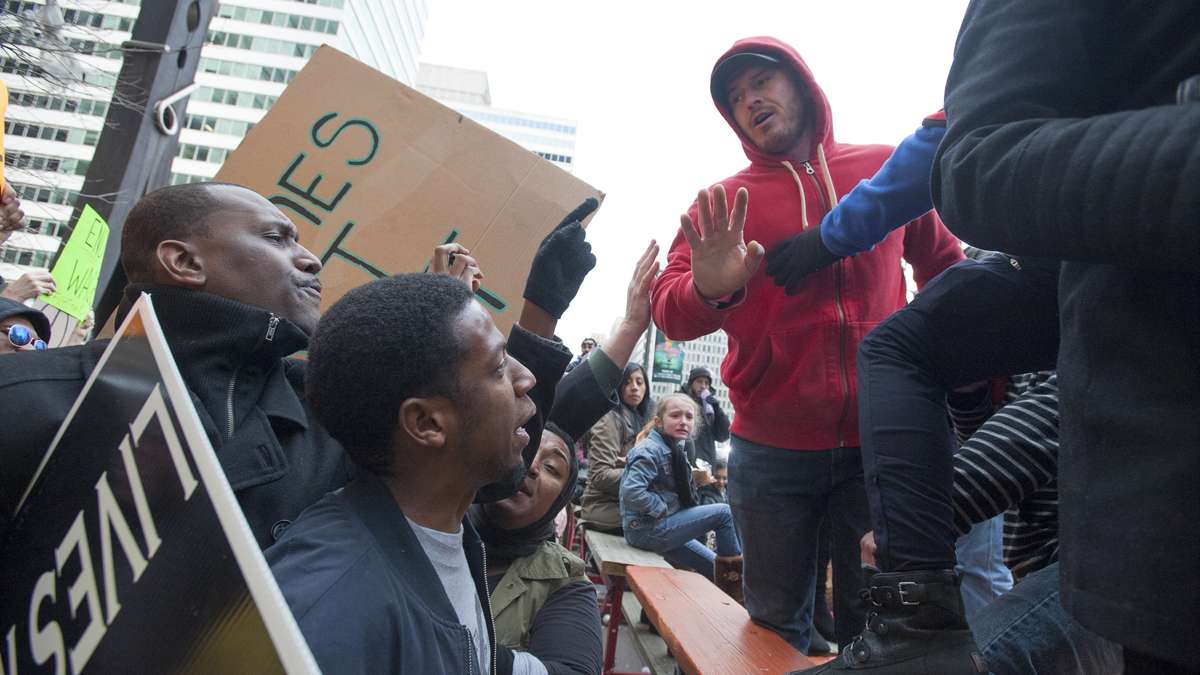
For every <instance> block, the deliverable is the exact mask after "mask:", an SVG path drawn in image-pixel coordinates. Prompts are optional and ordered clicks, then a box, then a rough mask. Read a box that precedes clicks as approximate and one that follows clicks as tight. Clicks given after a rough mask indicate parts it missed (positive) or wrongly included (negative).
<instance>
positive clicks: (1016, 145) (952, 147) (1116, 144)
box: [933, 0, 1200, 668]
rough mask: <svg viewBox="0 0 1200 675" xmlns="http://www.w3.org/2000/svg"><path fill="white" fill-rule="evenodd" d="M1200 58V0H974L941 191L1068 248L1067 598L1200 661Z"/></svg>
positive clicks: (991, 244) (1064, 294) (953, 90)
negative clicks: (1192, 92) (1199, 579)
mask: <svg viewBox="0 0 1200 675" xmlns="http://www.w3.org/2000/svg"><path fill="white" fill-rule="evenodd" d="M1198 74H1200V5H1198V4H1197V3H1194V2H1144V1H1135V2H1116V1H1115V0H1108V1H1099V0H1097V1H1093V2H1033V1H1026V2H1012V1H1011V0H976V1H975V2H972V3H971V5H970V8H969V9H968V10H967V14H966V18H965V20H964V22H963V26H962V30H961V31H960V33H959V36H958V44H957V46H956V48H955V58H954V66H953V68H952V69H951V72H950V77H949V79H948V81H947V84H946V114H947V117H948V118H949V120H950V126H949V129H948V130H947V132H946V137H945V139H944V140H943V141H942V144H941V147H940V149H939V150H938V157H937V159H936V161H935V163H934V173H933V196H934V202H935V203H936V204H937V207H938V210H939V211H940V212H941V214H942V217H943V218H944V219H945V222H946V224H947V225H948V226H949V227H950V229H951V230H952V231H953V232H954V233H955V234H957V235H959V236H961V237H962V238H963V239H964V240H965V241H967V242H968V243H971V244H973V245H976V246H980V247H983V248H990V249H993V250H1000V251H1007V252H1009V253H1013V254H1017V255H1027V256H1036V257H1043V258H1057V259H1061V260H1064V261H1065V262H1064V263H1063V267H1062V274H1061V277H1060V284H1059V307H1060V323H1061V336H1062V337H1061V346H1060V350H1059V358H1058V376H1059V377H1058V382H1059V409H1060V412H1061V415H1062V423H1061V441H1060V450H1059V467H1058V482H1059V491H1060V495H1059V497H1060V520H1059V534H1060V538H1061V541H1060V550H1059V554H1060V561H1061V562H1060V565H1061V566H1060V572H1061V578H1062V581H1061V583H1062V604H1063V607H1065V608H1066V609H1067V610H1068V611H1069V612H1070V613H1071V614H1072V615H1073V616H1074V617H1076V618H1077V619H1078V620H1079V621H1080V623H1082V624H1083V625H1084V626H1086V627H1087V628H1089V629H1091V630H1093V631H1095V632H1096V633H1099V634H1100V635H1103V636H1105V637H1108V638H1111V639H1115V640H1117V641H1119V642H1121V643H1123V644H1124V645H1126V646H1127V647H1130V648H1132V649H1134V650H1136V651H1140V652H1146V653H1149V654H1152V655H1154V656H1155V657H1158V658H1162V659H1167V660H1172V661H1175V662H1176V663H1179V664H1181V665H1184V666H1186V667H1189V668H1200V651H1197V650H1195V649H1191V648H1188V647H1187V645H1188V644H1190V643H1191V640H1193V639H1194V638H1195V636H1196V635H1198V634H1200V604H1198V603H1197V602H1196V599H1195V597H1194V596H1195V593H1194V592H1193V591H1194V589H1195V588H1196V586H1197V584H1196V563H1197V560H1200V532H1198V531H1197V529H1196V523H1197V522H1200V483H1198V482H1197V477H1200V422H1198V421H1197V415H1196V413H1197V411H1198V410H1200V267H1198V265H1197V259H1198V254H1200V192H1198V191H1197V189H1196V186H1197V185H1200V142H1197V139H1200V104H1198V103H1196V102H1190V103H1177V94H1176V87H1177V86H1178V85H1179V84H1180V83H1181V82H1183V81H1185V80H1188V79H1189V78H1192V77H1194V76H1196V75H1198Z"/></svg>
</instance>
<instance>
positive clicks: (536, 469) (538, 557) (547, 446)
mask: <svg viewBox="0 0 1200 675" xmlns="http://www.w3.org/2000/svg"><path fill="white" fill-rule="evenodd" d="M657 255H658V246H657V245H656V244H655V243H654V242H651V244H650V245H649V246H648V247H647V249H646V251H645V252H644V253H643V254H642V257H641V258H640V259H639V260H638V263H637V265H636V266H635V268H634V272H633V276H632V278H631V279H630V282H629V290H628V295H627V301H626V309H625V317H624V319H623V320H622V321H621V323H620V324H619V325H618V328H617V330H616V331H615V332H614V333H613V334H612V336H611V337H610V339H609V340H608V343H607V345H606V346H605V347H604V348H603V349H597V350H596V353H595V354H594V355H592V356H591V357H590V358H589V359H588V360H587V361H585V362H583V363H582V364H581V365H580V367H578V368H575V369H572V370H571V372H569V373H568V374H567V375H565V376H564V377H563V379H562V380H561V381H560V382H559V384H558V387H557V389H556V391H555V396H554V405H553V407H552V408H551V410H550V413H549V421H548V422H547V424H546V433H544V434H543V435H542V442H541V444H540V445H539V447H538V450H537V454H536V455H535V456H534V458H533V461H532V462H531V463H530V466H529V472H528V474H527V475H526V477H525V480H524V481H523V483H522V486H521V488H520V490H518V492H517V494H515V495H513V496H512V497H509V498H508V499H504V500H502V501H498V502H494V503H490V504H487V505H483V506H480V505H475V506H473V507H472V508H471V510H470V511H469V513H468V515H469V516H470V518H471V522H472V524H474V525H475V528H476V529H477V530H478V531H479V536H480V538H481V539H482V540H483V542H484V544H485V545H486V546H487V550H488V555H489V558H488V560H489V572H490V574H489V578H488V587H489V592H490V593H491V598H492V616H493V617H494V619H495V622H496V640H497V641H498V642H499V643H500V644H501V645H502V646H505V647H509V648H511V649H516V650H521V651H528V652H529V653H531V654H533V655H534V656H536V657H537V658H538V659H539V660H540V661H541V662H542V664H543V665H544V666H545V667H546V669H547V670H548V671H549V672H550V673H574V674H579V675H588V674H598V673H599V672H600V669H601V666H602V660H603V646H602V644H601V639H600V630H601V629H600V618H599V614H598V612H597V611H596V593H595V589H594V588H593V587H592V584H591V582H589V581H588V580H587V577H586V575H585V574H584V562H583V561H582V560H580V559H579V558H578V557H576V556H575V555H573V554H572V553H571V552H569V551H567V550H566V549H564V548H563V547H562V546H560V545H558V544H557V543H556V542H555V541H554V539H555V534H556V533H555V529H554V528H555V518H556V516H557V515H558V514H559V513H560V512H561V511H562V509H563V508H564V507H565V506H566V505H567V504H568V502H569V501H570V498H571V496H572V495H573V494H574V486H575V483H576V481H577V477H578V475H579V462H578V457H577V455H576V453H575V452H574V446H575V441H574V439H575V437H576V436H578V435H580V434H583V433H585V432H586V431H587V430H588V429H590V428H591V427H592V426H593V425H594V424H595V423H596V421H597V420H599V419H600V417H602V416H604V415H605V414H607V412H608V411H609V410H611V409H612V406H613V404H614V402H615V400H616V398H615V392H616V389H617V386H618V385H619V384H620V382H621V381H622V375H623V373H622V370H621V366H622V365H624V363H625V362H626V361H627V360H628V359H629V356H630V354H631V353H632V351H633V348H634V345H635V344H636V342H637V339H638V337H639V336H640V335H641V334H642V333H644V332H645V330H646V328H647V326H649V324H650V286H651V285H652V284H653V282H654V277H655V275H657V273H658V263H657V262H655V257H656V256H657Z"/></svg>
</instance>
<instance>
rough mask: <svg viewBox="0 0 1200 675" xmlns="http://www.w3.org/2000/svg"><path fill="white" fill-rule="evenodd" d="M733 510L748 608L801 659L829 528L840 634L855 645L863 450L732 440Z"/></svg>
mask: <svg viewBox="0 0 1200 675" xmlns="http://www.w3.org/2000/svg"><path fill="white" fill-rule="evenodd" d="M729 504H730V506H731V507H733V518H734V521H735V522H736V523H737V531H738V534H739V535H740V536H741V538H742V551H743V556H744V561H743V575H742V587H743V589H744V591H745V596H746V610H747V611H748V612H749V613H750V618H751V619H753V620H754V622H755V623H758V624H759V625H762V626H766V627H767V628H770V629H771V630H773V631H775V632H776V633H778V634H779V635H780V636H782V637H783V639H785V640H787V641H788V643H790V644H791V645H792V646H793V647H795V648H796V649H797V650H799V651H800V652H801V653H805V652H807V651H808V647H809V640H810V636H811V630H812V610H813V595H814V592H815V591H816V589H815V586H816V579H817V569H816V566H817V545H818V541H819V538H820V532H821V521H822V520H825V521H826V522H827V523H828V525H829V529H830V537H831V539H832V546H831V549H830V553H831V557H832V560H833V612H834V615H835V631H834V632H835V633H836V637H837V641H838V644H839V645H842V646H845V645H847V644H849V642H850V640H851V639H853V638H854V636H855V635H857V634H858V633H859V632H860V631H862V627H863V624H864V622H865V621H866V613H865V611H864V609H863V607H862V603H861V602H860V601H859V599H858V591H859V589H860V588H862V586H863V580H862V558H861V555H860V552H859V551H860V549H859V540H860V539H861V538H862V536H863V535H864V534H866V531H867V530H868V529H869V522H868V521H869V518H868V513H867V499H866V492H865V490H864V487H863V472H862V458H861V455H860V453H859V450H858V448H834V449H832V450H786V449H782V448H772V447H769V446H765V445H759V444H757V443H751V442H750V441H747V440H745V439H742V438H738V437H737V436H734V437H733V443H732V451H731V452H730V454H729ZM821 592H822V593H823V592H824V589H821Z"/></svg>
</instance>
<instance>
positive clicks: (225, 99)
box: [0, 0, 428, 279]
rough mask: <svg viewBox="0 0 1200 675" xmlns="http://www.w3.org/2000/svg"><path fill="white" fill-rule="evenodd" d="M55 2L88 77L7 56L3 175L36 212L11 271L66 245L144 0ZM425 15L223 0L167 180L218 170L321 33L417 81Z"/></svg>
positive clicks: (395, 3)
mask: <svg viewBox="0 0 1200 675" xmlns="http://www.w3.org/2000/svg"><path fill="white" fill-rule="evenodd" d="M144 1H158V0H144ZM43 4H44V0H7V1H5V2H4V3H3V7H4V9H5V10H6V11H7V12H12V13H20V12H28V11H38V10H39V9H40V8H41V6H42V5H43ZM58 4H59V6H60V8H61V9H62V10H63V12H62V13H63V21H64V26H63V28H62V34H63V37H64V38H66V39H68V40H70V41H71V45H72V46H73V47H75V46H77V47H78V48H79V51H80V52H83V54H82V55H80V56H78V57H77V58H78V61H79V63H80V65H81V71H82V79H83V81H82V82H80V83H79V84H77V85H73V86H70V87H67V88H65V89H56V88H55V87H53V86H51V83H50V82H49V81H47V80H45V79H44V78H41V77H38V76H37V75H36V74H34V73H33V72H31V70H30V67H29V65H28V64H22V63H19V62H17V61H15V60H13V59H11V58H8V59H0V79H3V81H4V83H5V85H7V87H8V90H9V107H8V114H7V116H6V119H5V125H4V131H5V150H6V151H7V156H6V158H5V162H6V167H5V171H6V176H5V177H6V179H7V180H8V181H9V182H11V184H12V185H13V187H14V188H15V189H16V190H17V192H18V193H19V194H20V196H21V200H22V204H23V207H24V210H25V212H26V214H28V219H29V224H30V227H29V230H28V231H27V232H21V233H16V234H14V235H13V236H12V237H11V238H10V239H9V241H8V244H7V245H5V246H4V247H3V248H0V275H3V276H4V278H6V279H13V278H16V277H17V276H19V275H20V274H22V273H23V272H24V271H25V270H27V269H30V268H37V267H46V266H47V265H48V264H49V261H50V258H51V257H52V256H53V255H54V252H55V251H56V250H57V249H58V246H59V241H60V234H61V233H63V232H64V230H65V229H66V228H67V227H68V226H69V223H68V222H67V221H68V220H69V219H70V216H71V211H72V208H73V207H74V205H75V202H76V200H77V199H78V198H79V190H80V188H81V187H82V186H83V178H84V175H85V174H86V173H87V168H88V163H89V162H90V160H91V158H92V152H93V150H94V149H95V145H96V140H97V139H98V138H99V134H100V132H101V130H102V127H103V124H104V116H105V114H106V112H107V110H108V105H109V103H110V98H111V96H112V89H113V85H114V83H115V80H116V76H117V73H118V72H119V71H120V68H121V60H120V51H119V49H118V47H119V45H120V44H121V43H122V42H123V41H125V40H128V39H129V37H130V31H131V30H132V28H133V23H134V21H135V20H136V18H137V15H138V11H139V0H109V1H108V2H96V1H95V0H60V2H59V3H58ZM427 16H428V9H427V7H426V2H425V0H222V1H221V3H220V7H219V9H218V13H217V16H215V17H214V18H213V20H212V23H211V24H210V26H209V31H208V40H207V43H206V44H205V45H204V47H203V48H202V50H201V52H200V64H199V70H198V71H197V74H196V83H197V84H198V85H199V87H198V88H197V89H196V91H194V92H193V93H192V95H191V97H190V98H189V101H188V105H187V111H186V112H187V114H186V116H185V117H184V119H183V128H182V129H181V131H180V138H179V154H178V156H177V157H176V158H175V160H174V162H173V163H172V167H171V170H172V174H171V182H172V183H185V182H197V181H203V180H208V179H210V178H212V176H214V175H216V173H217V170H218V169H219V168H220V167H221V164H222V163H223V162H224V161H225V158H226V157H227V156H228V155H229V153H230V152H232V151H233V150H234V149H235V148H237V146H238V143H240V142H241V140H242V137H243V136H244V135H245V134H246V132H247V131H249V130H250V128H251V127H253V126H254V125H255V124H256V123H257V122H258V121H259V120H261V119H262V118H263V116H264V115H266V113H267V110H269V109H270V107H271V105H272V104H273V103H274V102H275V100H276V99H277V98H278V96H279V95H280V94H281V93H282V92H283V90H284V88H285V87H287V84H288V83H289V82H291V81H292V79H293V78H294V77H295V76H296V73H297V72H298V71H299V70H300V69H301V68H303V67H304V64H305V63H306V62H307V61H308V59H309V58H310V57H311V56H312V54H313V52H315V51H316V49H317V47H319V46H321V45H322V44H329V45H331V46H333V47H336V48H338V49H340V50H342V51H344V52H347V53H348V54H350V55H352V56H354V57H355V58H357V59H358V60H360V61H362V62H363V63H366V64H367V65H369V66H371V67H373V68H376V69H378V70H380V71H382V72H384V73H386V74H387V75H389V76H391V77H393V78H395V79H397V80H399V81H401V82H404V83H405V84H409V85H412V84H415V82H416V75H417V69H418V56H419V53H420V46H421V40H422V37H423V35H424V27H425V20H426V18H427ZM2 20H9V21H11V20H12V17H8V18H7V19H2ZM86 198H87V197H85V199H86Z"/></svg>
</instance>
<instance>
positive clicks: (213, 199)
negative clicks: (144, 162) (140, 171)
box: [121, 183, 248, 283]
mask: <svg viewBox="0 0 1200 675" xmlns="http://www.w3.org/2000/svg"><path fill="white" fill-rule="evenodd" d="M214 186H230V187H242V186H240V185H234V184H233V183H181V184H179V185H168V186H167V187H163V188H159V189H157V190H154V191H153V192H150V193H148V194H147V195H146V196H144V197H142V198H141V199H140V200H138V203H137V204H134V206H133V209H132V210H131V211H130V212H129V215H128V216H126V217H125V226H124V228H123V230H122V232H121V265H122V266H123V267H124V268H125V277H126V278H127V279H128V280H129V281H130V282H133V283H148V282H151V281H154V274H155V271H156V268H157V265H158V262H157V250H158V245H159V243H161V242H163V241H166V240H168V239H178V240H180V241H187V240H189V239H193V238H196V237H207V236H208V231H209V230H208V224H209V219H210V218H211V217H212V216H213V215H214V214H215V213H217V212H218V211H220V210H221V208H222V206H223V205H222V203H221V200H220V198H218V196H217V194H216V191H215V190H211V189H210V188H212V187H214ZM242 189H248V188H242Z"/></svg>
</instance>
